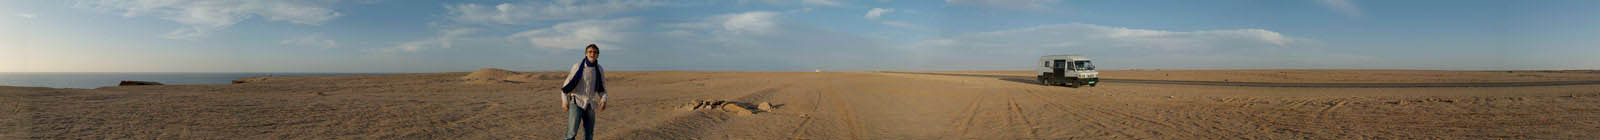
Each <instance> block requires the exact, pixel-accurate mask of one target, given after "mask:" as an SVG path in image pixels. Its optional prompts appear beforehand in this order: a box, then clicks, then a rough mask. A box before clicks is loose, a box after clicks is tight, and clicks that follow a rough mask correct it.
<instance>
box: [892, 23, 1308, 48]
mask: <svg viewBox="0 0 1600 140" xmlns="http://www.w3.org/2000/svg"><path fill="white" fill-rule="evenodd" d="M1302 41H1305V40H1304V39H1298V38H1294V37H1288V36H1284V35H1283V34H1280V33H1278V32H1273V31H1269V30H1263V29H1229V30H1203V31H1191V32H1180V31H1162V30H1147V29H1129V28H1123V27H1108V26H1100V25H1093V24H1053V25H1041V26H1034V27H1028V28H1021V29H1012V30H1001V31H993V32H979V33H971V34H963V35H958V36H954V37H950V38H945V39H936V40H934V41H933V42H928V41H924V42H925V43H920V45H921V46H920V47H1011V48H1015V47H1039V48H1049V47H1068V48H1074V47H1076V48H1081V47H1119V48H1144V49H1157V50H1166V51H1192V50H1205V49H1217V48H1262V47H1268V48H1279V47H1292V46H1293V45H1294V44H1296V43H1300V42H1302Z"/></svg>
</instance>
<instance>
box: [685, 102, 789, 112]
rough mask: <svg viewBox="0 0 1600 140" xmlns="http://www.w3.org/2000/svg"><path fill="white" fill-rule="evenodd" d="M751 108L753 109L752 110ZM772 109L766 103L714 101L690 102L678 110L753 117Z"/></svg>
mask: <svg viewBox="0 0 1600 140" xmlns="http://www.w3.org/2000/svg"><path fill="white" fill-rule="evenodd" d="M752 106H754V107H753V108H752ZM772 108H773V107H772V104H771V103H766V102H762V103H761V104H760V105H753V104H750V103H742V102H734V101H727V100H714V99H700V100H694V101H690V102H689V103H688V104H684V105H683V106H682V107H679V109H681V110H684V111H696V110H721V111H723V112H728V113H733V114H739V115H754V114H756V113H761V112H768V111H772Z"/></svg>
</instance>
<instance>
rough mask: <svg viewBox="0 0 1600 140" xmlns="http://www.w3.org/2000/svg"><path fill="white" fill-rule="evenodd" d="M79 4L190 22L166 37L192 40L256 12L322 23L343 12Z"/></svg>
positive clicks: (222, 1)
mask: <svg viewBox="0 0 1600 140" xmlns="http://www.w3.org/2000/svg"><path fill="white" fill-rule="evenodd" d="M77 5H78V7H89V8H94V9H101V10H107V11H114V12H122V16H124V17H138V16H145V15H148V16H154V17H158V18H161V19H166V20H170V21H173V22H177V23H179V24H184V25H188V26H189V27H187V28H182V29H178V30H175V31H172V32H169V33H168V34H167V35H166V36H165V37H166V38H169V39H190V40H192V39H197V38H200V37H206V36H209V35H210V34H211V33H213V32H216V31H219V30H223V29H226V28H228V27H229V26H232V25H233V24H236V23H238V22H240V21H244V20H246V19H249V18H251V17H255V16H259V17H265V18H267V19H268V20H271V21H287V22H290V23H295V24H306V25H320V24H322V23H323V22H327V21H329V20H333V19H334V18H338V17H340V16H342V15H341V14H340V13H339V12H337V11H333V9H330V8H328V7H327V6H326V5H323V4H318V3H314V2H306V1H292V0H282V1H277V0H273V1H253V0H244V1H240V0H160V1H157V0H140V1H126V0H87V1H81V2H79V3H78V4H77Z"/></svg>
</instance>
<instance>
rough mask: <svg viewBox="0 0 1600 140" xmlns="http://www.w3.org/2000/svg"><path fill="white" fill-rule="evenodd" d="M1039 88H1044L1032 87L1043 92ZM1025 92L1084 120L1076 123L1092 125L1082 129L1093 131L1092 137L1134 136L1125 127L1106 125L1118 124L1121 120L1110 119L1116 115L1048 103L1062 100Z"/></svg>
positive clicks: (1087, 107) (1071, 105)
mask: <svg viewBox="0 0 1600 140" xmlns="http://www.w3.org/2000/svg"><path fill="white" fill-rule="evenodd" d="M1041 88H1045V87H1034V89H1036V90H1043V89H1041ZM1025 90H1026V89H1025ZM1026 91H1027V93H1030V94H1026V95H1030V96H1034V97H1044V98H1034V99H1039V100H1041V101H1045V103H1047V105H1055V106H1057V107H1056V108H1055V109H1056V110H1057V111H1061V112H1068V113H1070V114H1072V115H1073V116H1077V117H1080V118H1083V119H1086V120H1080V121H1078V122H1087V123H1088V124H1090V125H1092V126H1093V127H1094V128H1084V129H1085V130H1090V129H1093V130H1091V131H1094V133H1092V134H1094V135H1100V136H1106V135H1120V136H1122V137H1128V138H1132V137H1133V136H1134V135H1133V134H1129V133H1127V131H1126V130H1127V129H1128V128H1126V127H1121V128H1113V127H1112V126H1119V125H1117V124H1108V123H1116V122H1118V121H1117V120H1122V119H1119V118H1112V117H1114V116H1118V115H1115V114H1110V113H1106V112H1105V111H1102V110H1099V109H1095V108H1096V107H1090V106H1083V105H1078V104H1070V103H1066V104H1062V103H1056V102H1050V101H1048V100H1045V99H1062V98H1060V97H1059V96H1053V95H1051V94H1044V93H1039V92H1034V91H1035V90H1026ZM1045 96H1049V97H1045ZM1064 101H1066V102H1076V103H1079V104H1082V102H1081V101H1078V100H1064ZM1072 109H1077V110H1072ZM1084 110H1087V111H1084ZM1089 113H1098V115H1096V114H1089ZM1111 129H1117V130H1111ZM1090 136H1093V135H1085V136H1084V137H1090Z"/></svg>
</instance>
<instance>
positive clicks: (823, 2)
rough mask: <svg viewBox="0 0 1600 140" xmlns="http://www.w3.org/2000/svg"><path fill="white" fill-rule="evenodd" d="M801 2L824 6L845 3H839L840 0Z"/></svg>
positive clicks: (806, 0)
mask: <svg viewBox="0 0 1600 140" xmlns="http://www.w3.org/2000/svg"><path fill="white" fill-rule="evenodd" d="M801 3H805V4H807V5H822V6H843V5H844V4H843V3H839V1H838V0H805V1H802V2H801Z"/></svg>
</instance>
